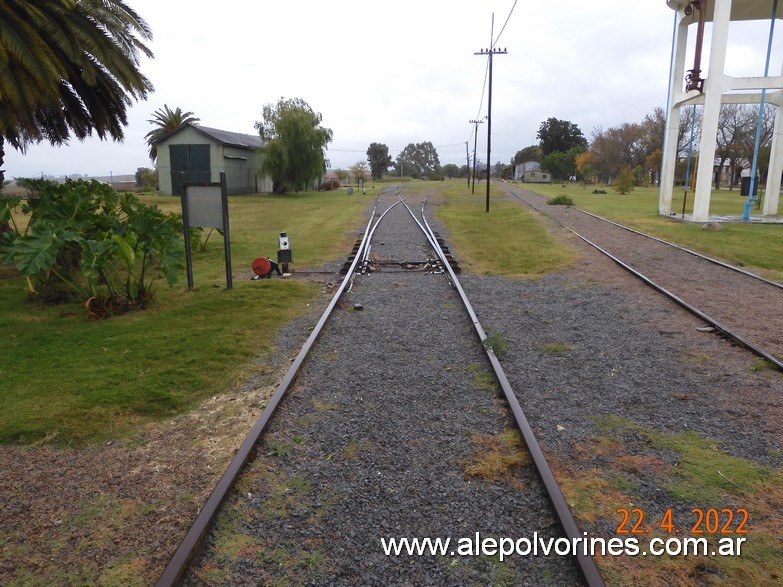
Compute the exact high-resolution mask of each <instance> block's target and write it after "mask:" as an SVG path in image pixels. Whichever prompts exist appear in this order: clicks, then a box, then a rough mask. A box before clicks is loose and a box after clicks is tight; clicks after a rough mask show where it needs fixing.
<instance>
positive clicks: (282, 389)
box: [155, 194, 396, 587]
mask: <svg viewBox="0 0 783 587" xmlns="http://www.w3.org/2000/svg"><path fill="white" fill-rule="evenodd" d="M379 201H380V194H379V195H378V200H376V203H375V207H374V208H373V212H372V214H371V215H370V220H369V221H368V222H367V228H366V229H365V231H364V234H365V236H367V235H368V234H369V230H370V226H371V225H372V221H373V218H374V217H375V212H376V210H377V207H378V202H379ZM395 205H396V204H395ZM387 211H388V210H387ZM369 242H370V241H369V238H364V239H362V243H361V245H360V247H359V250H358V251H357V254H356V256H355V257H354V260H353V263H352V264H351V268H350V269H349V271H348V273H347V274H346V276H345V278H344V279H343V281H342V283H341V284H340V287H339V288H338V289H337V291H336V293H335V294H334V296H333V297H332V300H331V301H330V302H329V305H328V306H327V308H326V310H325V311H324V313H323V314H322V315H321V318H320V319H319V320H318V323H317V324H316V326H315V327H314V328H313V330H312V332H311V333H310V336H309V337H308V338H307V341H306V342H305V344H304V345H303V346H302V349H301V350H300V351H299V354H298V355H297V357H296V359H295V360H294V362H293V363H292V364H291V367H290V368H289V369H288V372H287V373H286V374H285V377H283V380H282V381H281V382H280V385H279V386H278V388H277V391H275V393H274V395H273V396H272V398H271V399H270V400H269V403H267V405H266V407H265V408H264V411H263V412H262V413H261V415H260V416H259V418H258V420H256V422H255V424H254V425H253V427H252V428H251V430H250V432H249V433H248V435H247V437H246V438H245V440H244V442H243V443H242V445H241V446H240V447H239V450H237V453H236V455H235V456H234V458H233V459H232V460H231V462H230V463H229V465H228V468H227V469H226V470H225V472H224V473H223V476H222V477H221V478H220V481H218V483H217V485H216V486H215V489H214V490H213V491H212V494H211V495H210V496H209V498H208V499H207V502H206V503H205V504H204V507H203V508H202V509H201V511H200V512H199V514H198V516H197V517H196V520H195V521H194V522H193V525H192V526H191V527H190V529H189V530H188V533H187V534H186V535H185V538H184V539H183V540H182V542H181V543H180V545H179V548H178V549H177V551H176V552H175V553H174V556H173V557H172V558H171V560H170V561H169V564H168V565H167V566H166V568H165V569H164V571H163V574H161V576H160V578H159V579H158V581H157V582H156V583H155V585H156V587H170V586H172V585H177V584H178V583H179V582H180V580H181V579H182V575H183V574H184V572H185V570H186V569H187V566H188V564H189V563H190V560H191V559H192V558H193V555H194V554H195V552H196V549H197V548H198V547H199V545H200V544H201V542H202V540H203V538H204V536H205V535H206V533H207V530H209V527H210V526H211V524H212V521H213V519H214V518H215V516H216V515H217V513H218V512H219V511H220V507H221V506H222V504H223V501H224V500H225V498H226V497H227V495H228V493H229V491H230V490H231V488H232V487H233V486H234V483H235V481H236V479H237V477H238V476H239V473H240V472H241V470H242V468H243V467H244V465H245V463H246V462H247V459H248V457H249V456H250V453H251V451H252V450H253V448H254V446H255V445H256V443H257V442H258V440H259V439H260V438H261V435H262V434H263V433H264V431H265V430H266V428H267V425H268V424H269V422H270V420H271V419H272V416H274V414H275V412H276V411H277V408H278V407H279V405H280V403H281V401H282V399H283V397H284V396H285V395H286V394H287V392H288V389H289V387H290V386H291V384H292V383H293V382H294V380H295V379H296V377H297V375H298V374H299V370H300V368H301V366H302V364H303V363H304V360H305V358H306V357H307V354H308V353H309V351H310V349H311V348H312V346H313V344H314V343H315V341H316V339H317V338H318V335H319V334H320V333H321V330H322V329H323V327H324V325H325V324H326V322H327V320H328V319H329V317H330V316H331V314H332V311H333V310H334V308H335V306H336V305H337V302H338V300H339V299H340V297H341V296H342V294H343V292H344V291H345V289H346V286H347V285H348V283H349V281H351V278H352V276H353V274H354V271H355V270H356V266H357V265H358V263H359V260H360V259H361V257H362V255H361V253H362V252H363V251H364V248H365V247H366V246H367V245H368V244H369Z"/></svg>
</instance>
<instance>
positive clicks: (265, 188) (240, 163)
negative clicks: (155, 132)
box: [158, 127, 272, 195]
mask: <svg viewBox="0 0 783 587" xmlns="http://www.w3.org/2000/svg"><path fill="white" fill-rule="evenodd" d="M169 145H209V146H210V150H209V162H210V168H211V170H210V171H211V179H210V181H212V182H215V183H217V182H218V181H220V172H221V171H225V173H226V187H227V188H228V193H229V195H234V194H252V193H258V192H271V191H272V182H271V180H270V179H269V178H266V177H265V178H261V177H259V178H258V179H257V180H256V174H257V173H258V168H259V165H260V162H261V156H260V154H259V153H258V152H257V151H255V150H252V149H243V148H240V147H232V146H229V145H221V144H219V143H216V142H215V141H213V140H211V139H210V138H209V137H206V136H204V135H203V134H201V133H200V132H198V131H197V130H196V129H194V128H191V127H186V128H184V129H182V130H181V131H179V132H178V133H176V134H175V135H173V136H172V137H170V138H168V139H166V140H165V141H162V142H161V143H159V144H158V177H159V185H160V193H162V194H165V195H171V194H172V186H171V158H170V155H169Z"/></svg>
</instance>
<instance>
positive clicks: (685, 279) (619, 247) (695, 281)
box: [505, 185, 783, 361]
mask: <svg viewBox="0 0 783 587" xmlns="http://www.w3.org/2000/svg"><path fill="white" fill-rule="evenodd" d="M505 187H506V189H507V190H510V191H511V192H513V193H515V194H517V195H518V196H519V197H521V198H522V199H523V200H524V201H529V202H531V203H533V204H534V205H536V206H538V207H541V206H544V207H546V212H547V213H548V214H551V215H552V216H553V217H554V218H557V219H558V220H560V221H561V222H562V223H564V224H566V225H567V226H569V227H571V228H573V229H574V230H575V231H576V232H578V233H579V234H581V235H583V236H584V237H585V238H587V239H589V240H591V241H592V242H594V243H595V244H597V245H598V246H600V247H602V248H603V249H605V250H607V251H608V252H609V253H611V254H613V255H615V256H617V257H619V258H621V259H622V260H623V261H625V262H626V263H628V264H629V265H631V266H632V267H633V268H634V269H636V270H638V271H640V272H642V273H643V274H645V275H647V276H648V277H649V278H650V279H652V280H653V281H655V282H656V283H658V284H659V285H661V286H663V287H665V288H666V289H668V290H669V291H670V292H672V293H674V294H675V295H676V296H678V297H679V298H681V299H683V300H685V301H686V302H688V303H690V304H691V305H694V306H696V307H698V308H699V309H700V310H702V311H703V312H704V313H705V314H707V315H708V316H710V317H711V318H713V319H715V320H717V321H718V322H720V323H721V324H723V325H724V326H726V327H727V328H728V329H729V330H732V331H733V332H736V333H737V334H738V335H740V336H742V337H743V338H745V339H747V340H748V341H750V342H752V343H754V344H756V345H757V346H759V347H761V348H762V349H764V350H765V351H767V352H768V353H769V354H770V355H772V356H773V357H776V358H777V359H778V360H779V361H783V289H781V288H778V287H775V286H772V285H769V284H767V283H765V282H763V281H760V280H757V279H753V278H752V277H749V276H747V275H744V274H742V273H739V272H737V271H732V270H730V269H727V268H724V267H720V266H718V265H715V264H714V263H710V262H709V261H706V260H704V259H700V258H698V257H696V256H694V255H691V254H689V253H686V252H684V251H680V250H678V249H676V248H674V247H671V246H669V245H665V244H663V243H659V242H657V241H654V240H652V239H648V238H645V237H642V236H640V235H637V234H633V233H631V232H628V231H627V230H623V229H622V228H619V227H617V226H614V225H612V224H609V223H608V222H603V221H602V220H599V219H597V218H593V217H591V216H588V215H587V214H582V213H581V212H580V211H579V210H577V209H575V208H571V207H567V206H549V205H547V204H546V198H544V197H542V196H539V195H538V194H533V193H531V192H529V191H527V190H523V189H520V188H516V187H514V186H509V185H507V186H505ZM758 228H759V229H761V230H763V229H767V228H772V229H775V228H779V227H766V226H764V227H761V226H760V227H758Z"/></svg>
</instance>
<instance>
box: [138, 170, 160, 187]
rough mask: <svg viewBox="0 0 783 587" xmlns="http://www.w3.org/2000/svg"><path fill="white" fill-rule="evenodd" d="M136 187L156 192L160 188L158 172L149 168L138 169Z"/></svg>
mask: <svg viewBox="0 0 783 587" xmlns="http://www.w3.org/2000/svg"><path fill="white" fill-rule="evenodd" d="M136 187H139V188H143V189H145V190H154V189H157V188H158V170H157V169H150V168H149V167H139V168H138V169H136Z"/></svg>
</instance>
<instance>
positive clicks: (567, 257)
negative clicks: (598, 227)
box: [405, 180, 574, 277]
mask: <svg viewBox="0 0 783 587" xmlns="http://www.w3.org/2000/svg"><path fill="white" fill-rule="evenodd" d="M484 189H485V187H484V184H482V185H481V187H480V188H477V192H476V195H472V194H471V191H470V190H468V189H467V186H466V185H465V184H464V183H463V182H462V181H457V180H452V181H443V182H417V183H415V184H409V185H406V186H405V193H410V192H414V191H419V192H423V191H426V192H434V196H429V197H428V199H437V200H438V201H439V203H438V209H437V212H436V215H437V218H438V220H440V221H441V222H443V224H445V225H446V227H447V228H448V231H449V236H448V240H449V247H450V248H451V249H452V251H453V252H454V253H455V254H456V256H457V257H458V258H459V262H460V265H461V266H462V267H463V268H466V269H470V270H471V271H473V272H475V273H483V274H485V275H490V274H491V275H505V276H509V277H538V276H542V275H544V274H546V273H549V272H551V271H556V270H558V269H562V268H565V267H567V266H568V265H569V264H570V263H571V262H572V261H573V259H574V255H573V253H571V251H570V250H569V249H568V248H567V247H566V246H564V245H562V244H560V243H558V242H557V241H555V239H553V238H552V237H551V236H550V234H549V231H548V230H547V229H546V228H545V227H544V226H543V225H542V224H541V223H540V222H539V221H538V219H537V218H536V217H534V216H533V215H532V214H531V213H530V212H529V211H527V210H525V209H523V208H522V207H521V206H520V205H519V204H518V203H516V202H511V201H508V200H505V199H504V198H505V196H504V194H503V193H502V192H501V191H500V188H499V187H497V186H496V185H494V184H493V185H492V187H491V190H490V212H489V213H487V212H485V199H484V196H483V195H482V194H484ZM408 201H409V202H410V203H413V202H415V197H414V198H410V199H409V200H408Z"/></svg>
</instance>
